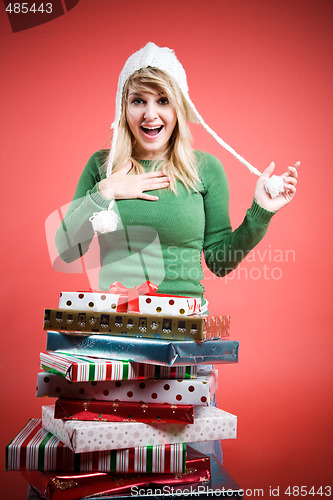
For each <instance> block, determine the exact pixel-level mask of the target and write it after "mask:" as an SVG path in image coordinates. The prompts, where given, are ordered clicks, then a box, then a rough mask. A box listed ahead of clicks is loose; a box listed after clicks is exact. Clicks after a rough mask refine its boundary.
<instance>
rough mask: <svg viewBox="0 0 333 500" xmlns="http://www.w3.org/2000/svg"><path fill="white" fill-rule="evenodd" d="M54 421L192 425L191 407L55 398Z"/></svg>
mask: <svg viewBox="0 0 333 500" xmlns="http://www.w3.org/2000/svg"><path fill="white" fill-rule="evenodd" d="M54 418H61V419H62V420H84V421H100V422H145V423H150V424H158V423H163V424H166V423H173V424H181V423H187V424H193V405H165V404H156V403H124V402H121V401H114V402H113V403H111V402H108V401H81V400H79V399H58V400H57V401H56V404H55V412H54Z"/></svg>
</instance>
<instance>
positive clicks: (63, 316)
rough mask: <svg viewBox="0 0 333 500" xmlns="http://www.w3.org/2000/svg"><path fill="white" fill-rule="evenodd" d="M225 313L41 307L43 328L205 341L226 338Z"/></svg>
mask: <svg viewBox="0 0 333 500" xmlns="http://www.w3.org/2000/svg"><path fill="white" fill-rule="evenodd" d="M229 329H230V318H229V316H185V317H184V316H183V317H182V316H164V315H163V316H159V315H157V314H155V315H152V314H145V315H142V314H141V313H140V314H138V313H117V312H110V313H101V312H94V311H87V312H84V311H80V310H70V311H68V310H65V309H45V311H44V330H55V331H59V332H71V333H76V334H77V335H89V334H91V333H95V334H98V333H99V334H102V335H112V336H113V335H116V336H123V337H135V338H141V337H143V338H155V339H167V340H168V339H171V340H173V339H175V340H190V341H191V340H208V339H218V338H221V337H227V336H228V335H229Z"/></svg>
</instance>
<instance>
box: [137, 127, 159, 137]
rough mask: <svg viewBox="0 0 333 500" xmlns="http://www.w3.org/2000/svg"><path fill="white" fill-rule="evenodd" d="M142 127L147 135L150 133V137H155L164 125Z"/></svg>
mask: <svg viewBox="0 0 333 500" xmlns="http://www.w3.org/2000/svg"><path fill="white" fill-rule="evenodd" d="M140 128H141V130H142V131H143V132H144V133H145V134H146V135H149V136H150V137H155V136H157V135H158V134H159V133H160V132H161V130H162V128H163V125H161V126H160V127H142V126H141V127H140Z"/></svg>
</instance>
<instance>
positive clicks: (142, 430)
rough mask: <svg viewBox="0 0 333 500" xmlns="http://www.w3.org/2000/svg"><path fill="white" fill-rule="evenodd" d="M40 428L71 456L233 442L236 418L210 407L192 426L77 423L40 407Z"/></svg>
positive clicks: (198, 414) (197, 411)
mask: <svg viewBox="0 0 333 500" xmlns="http://www.w3.org/2000/svg"><path fill="white" fill-rule="evenodd" d="M42 420H43V427H44V428H45V429H46V430H48V431H49V432H51V433H52V434H54V435H55V436H57V438H58V439H60V441H62V442H63V443H65V444H66V445H67V446H68V447H69V448H70V449H71V450H73V451H74V452H75V453H80V452H88V451H99V450H112V449H122V448H134V447H136V446H148V445H156V444H173V443H182V442H185V443H186V442H188V443H190V442H198V441H207V440H209V441H211V440H218V439H234V438H236V426H237V417H236V416H235V415H232V414H230V413H227V412H225V411H223V410H220V409H218V408H215V407H214V406H198V407H196V408H195V412H194V423H193V424H145V423H142V422H121V423H117V422H80V421H76V420H67V421H63V420H59V419H55V418H54V406H43V408H42Z"/></svg>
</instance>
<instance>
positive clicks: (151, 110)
mask: <svg viewBox="0 0 333 500" xmlns="http://www.w3.org/2000/svg"><path fill="white" fill-rule="evenodd" d="M157 116H158V113H157V106H156V104H155V103H154V102H151V101H148V102H147V105H146V108H145V112H144V115H143V117H144V119H145V120H147V121H148V120H156V118H157Z"/></svg>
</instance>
